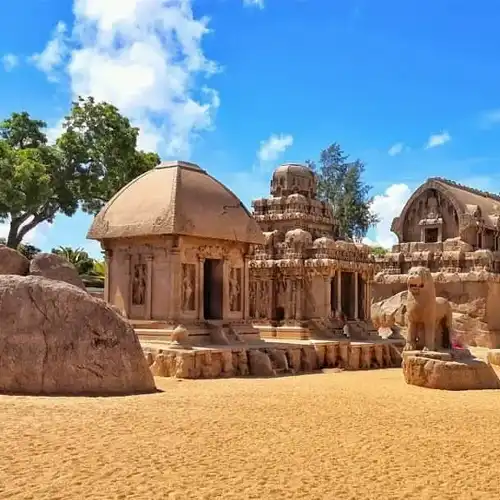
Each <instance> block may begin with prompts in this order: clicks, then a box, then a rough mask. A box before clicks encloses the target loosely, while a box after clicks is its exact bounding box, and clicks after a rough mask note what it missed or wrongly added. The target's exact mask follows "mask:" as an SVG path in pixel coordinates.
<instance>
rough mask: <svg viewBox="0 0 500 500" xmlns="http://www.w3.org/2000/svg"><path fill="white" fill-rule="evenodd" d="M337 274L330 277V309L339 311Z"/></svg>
mask: <svg viewBox="0 0 500 500" xmlns="http://www.w3.org/2000/svg"><path fill="white" fill-rule="evenodd" d="M337 294H338V292H337V275H335V276H334V277H333V278H331V279H330V311H331V312H336V311H337Z"/></svg>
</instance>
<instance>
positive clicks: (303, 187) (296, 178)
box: [271, 163, 317, 198]
mask: <svg viewBox="0 0 500 500" xmlns="http://www.w3.org/2000/svg"><path fill="white" fill-rule="evenodd" d="M316 184H317V181H316V175H315V174H314V172H313V171H312V170H311V169H310V168H309V167H308V166H306V165H301V164H299V163H286V164H284V165H280V166H279V167H278V168H277V169H276V170H275V171H274V172H273V178H272V180H271V194H272V195H273V196H289V195H291V194H294V193H298V194H301V195H303V196H306V197H308V198H314V197H315V196H316Z"/></svg>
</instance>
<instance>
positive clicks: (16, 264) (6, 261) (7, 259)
mask: <svg viewBox="0 0 500 500" xmlns="http://www.w3.org/2000/svg"><path fill="white" fill-rule="evenodd" d="M29 268H30V261H29V260H28V259H27V258H26V257H25V256H24V255H23V254H21V253H19V252H18V251H17V250H14V249H12V248H9V247H6V246H5V245H0V274H19V275H21V276H25V275H26V274H28V271H29Z"/></svg>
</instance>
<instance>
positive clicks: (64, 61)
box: [0, 0, 500, 254]
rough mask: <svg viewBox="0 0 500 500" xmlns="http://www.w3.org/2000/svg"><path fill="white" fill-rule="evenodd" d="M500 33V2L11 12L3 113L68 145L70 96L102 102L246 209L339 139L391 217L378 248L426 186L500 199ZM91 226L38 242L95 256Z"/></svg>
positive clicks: (51, 4)
mask: <svg viewBox="0 0 500 500" xmlns="http://www.w3.org/2000/svg"><path fill="white" fill-rule="evenodd" d="M499 21H500V4H499V3H498V2H496V1H494V0H480V1H478V2H474V3H472V2H466V1H456V0H453V1H452V0H432V1H431V0H419V1H417V0H413V1H406V2H401V1H395V0H379V1H377V2H375V1H373V0H370V1H369V0H344V1H341V0H338V1H332V0H329V1H327V0H193V1H188V0H169V1H168V2H165V1H161V0H66V1H60V2H55V1H53V0H25V1H24V2H4V5H2V16H0V63H1V64H0V75H1V77H0V95H1V96H2V97H1V99H0V116H2V117H3V116H8V115H9V114H10V113H11V112H12V111H21V110H27V111H29V112H30V113H31V114H32V115H33V116H35V117H37V118H42V119H45V120H46V121H47V122H48V123H49V126H50V128H51V130H50V134H51V136H55V135H57V130H58V123H59V120H60V119H61V118H62V116H64V114H65V113H66V112H67V110H68V109H69V103H70V101H71V98H72V96H73V95H77V94H92V95H94V96H95V97H96V98H98V99H105V100H108V101H111V102H113V103H114V104H116V105H117V106H118V107H119V108H120V109H121V110H122V112H124V114H127V116H129V117H130V118H131V119H132V120H133V121H134V123H135V124H137V125H138V126H140V127H141V130H142V132H143V133H142V135H141V145H142V146H144V147H145V148H148V149H154V150H157V151H158V152H159V153H160V154H161V156H162V157H163V158H171V157H174V158H179V159H190V160H192V161H195V162H197V163H198V164H199V165H200V166H202V167H203V168H205V169H206V170H207V171H208V172H209V173H210V174H212V175H214V176H215V177H217V178H218V179H220V180H221V181H222V182H224V183H225V184H227V185H228V186H229V187H230V188H231V189H233V190H234V191H235V193H236V194H237V195H239V196H240V197H241V199H242V200H243V202H244V203H245V204H247V205H249V204H250V201H251V199H252V198H256V197H261V196H265V195H266V194H267V192H268V186H269V180H270V175H271V173H272V170H273V168H275V167H276V166H277V165H279V164H280V163H282V162H284V161H304V160H305V159H314V158H316V157H317V156H318V155H319V153H320V151H321V149H322V148H324V147H326V146H328V145H329V144H330V143H331V142H333V141H337V142H339V143H340V144H341V145H342V147H343V148H344V150H345V151H346V152H348V153H349V154H351V155H352V156H353V157H359V158H361V159H362V160H364V161H365V162H366V165H367V168H366V177H365V179H366V181H367V182H368V183H369V184H370V185H372V186H373V190H372V194H373V195H374V196H376V198H375V203H374V209H375V210H376V211H377V212H378V213H379V214H380V217H381V219H382V220H381V223H380V225H379V226H377V227H376V228H374V229H373V230H371V231H370V233H369V235H368V236H369V238H370V239H371V240H372V241H378V242H380V243H382V244H384V245H389V244H391V243H392V242H393V241H392V239H391V238H392V237H391V234H390V232H389V226H390V222H391V220H392V218H393V217H394V216H395V215H397V213H398V211H399V210H400V209H401V206H402V204H403V203H404V202H405V201H406V199H407V198H408V196H409V194H410V193H411V191H412V190H413V189H415V187H416V186H417V185H418V184H419V183H421V182H423V181H424V180H425V179H426V178H427V177H430V176H443V177H448V178H451V179H454V180H457V181H460V182H464V183H468V184H470V185H472V186H474V187H478V188H480V189H487V190H491V191H500V179H499V175H500V172H499V171H498V168H497V165H498V164H499V159H500V152H499V151H498V146H497V144H498V143H499V139H500V97H499V91H498V89H499V88H500V87H499V83H500V63H499V59H498V53H499V49H500V31H499V30H498V28H497V27H498V24H499ZM90 222H91V219H90V218H89V217H88V216H86V215H83V214H78V215H77V216H75V217H73V218H72V219H67V218H65V217H62V216H61V217H58V218H57V219H56V221H55V223H54V224H53V225H52V226H50V227H48V226H45V227H41V228H39V229H37V230H36V231H34V232H33V233H32V234H31V235H30V238H31V240H32V241H33V242H34V243H35V244H38V245H39V246H41V247H42V248H43V249H50V248H52V247H54V246H58V245H72V246H84V247H86V248H88V249H89V250H90V251H91V252H92V253H93V254H96V250H97V248H98V247H97V245H95V244H92V243H89V242H88V241H87V240H86V239H85V234H86V231H87V229H88V227H89V224H90ZM1 231H2V230H1V229H0V232H1ZM3 231H5V228H4V229H3Z"/></svg>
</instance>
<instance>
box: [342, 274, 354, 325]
mask: <svg viewBox="0 0 500 500" xmlns="http://www.w3.org/2000/svg"><path fill="white" fill-rule="evenodd" d="M341 280H342V281H341V283H342V284H341V290H342V297H341V304H342V312H343V313H344V314H345V315H346V316H347V319H355V318H354V273H350V272H346V271H342V274H341Z"/></svg>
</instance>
